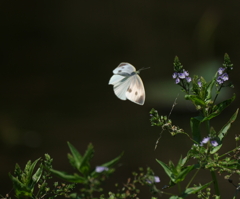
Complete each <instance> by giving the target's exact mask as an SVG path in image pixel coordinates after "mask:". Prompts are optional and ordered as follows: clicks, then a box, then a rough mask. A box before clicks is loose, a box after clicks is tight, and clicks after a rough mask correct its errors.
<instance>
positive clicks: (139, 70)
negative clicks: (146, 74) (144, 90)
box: [138, 67, 150, 72]
mask: <svg viewBox="0 0 240 199" xmlns="http://www.w3.org/2000/svg"><path fill="white" fill-rule="evenodd" d="M149 68H150V67H147V68H140V69H139V70H138V72H140V71H141V70H146V69H149Z"/></svg>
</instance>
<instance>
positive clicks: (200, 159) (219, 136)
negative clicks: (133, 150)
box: [150, 54, 240, 199]
mask: <svg viewBox="0 0 240 199" xmlns="http://www.w3.org/2000/svg"><path fill="white" fill-rule="evenodd" d="M173 65H174V74H173V78H174V79H175V83H176V84H177V85H179V86H180V87H181V89H182V91H183V92H185V93H186V95H185V99H186V100H189V101H191V102H192V103H193V105H194V106H195V108H196V110H197V111H198V113H199V114H198V115H197V116H195V117H192V118H190V127H191V134H188V133H186V132H185V131H184V130H183V129H181V128H179V127H175V126H174V125H173V123H172V121H171V120H170V118H169V117H166V116H159V114H158V112H157V111H156V110H155V109H152V110H151V111H150V116H151V118H150V122H151V125H152V126H158V127H161V128H162V130H161V134H162V132H163V131H165V130H168V131H169V132H170V134H171V135H176V134H184V135H187V136H188V138H189V139H190V141H191V142H192V143H193V145H192V147H191V149H190V150H189V151H188V153H187V156H186V157H185V158H184V159H182V158H180V160H179V162H178V163H177V165H176V166H175V165H174V164H173V162H172V161H169V164H168V165H167V164H165V163H164V162H162V161H160V160H157V162H158V163H159V164H160V165H161V166H162V168H163V170H164V171H165V173H166V175H167V176H168V177H169V179H170V182H169V185H168V186H167V188H170V187H172V186H175V185H177V186H178V187H179V194H178V195H175V194H173V195H172V196H171V197H170V199H180V198H185V197H187V196H189V195H191V194H198V197H199V198H210V196H211V195H212V196H213V197H214V198H215V199H217V198H220V196H221V194H220V190H219V187H218V179H217V176H216V173H215V172H217V173H218V174H222V173H225V174H226V176H225V178H226V179H230V177H231V176H232V175H233V174H237V175H239V174H240V172H239V170H240V160H239V155H238V153H239V151H240V147H239V145H238V143H237V142H238V141H239V140H240V136H236V137H235V140H236V147H235V148H233V149H232V150H231V151H229V152H227V153H224V154H221V155H220V154H218V152H219V150H220V149H221V148H222V146H223V142H224V138H225V137H226V135H227V134H228V132H229V130H230V127H231V126H232V123H233V122H234V121H235V120H236V118H237V115H238V110H237V111H236V112H235V113H234V114H233V115H232V117H231V118H230V119H229V121H228V122H227V123H226V124H225V125H223V127H222V128H221V130H220V131H219V132H217V131H215V129H214V128H213V127H212V126H211V125H210V121H211V120H212V119H214V118H216V117H217V116H219V115H220V114H221V113H222V112H223V111H224V110H225V109H226V108H227V107H228V106H229V105H230V104H231V103H232V102H233V101H234V100H235V98H236V96H235V94H234V95H233V96H232V97H231V98H230V99H227V100H224V101H222V102H218V103H217V101H216V100H217V98H218V96H219V94H220V93H221V90H222V89H223V88H226V87H231V88H233V86H232V84H231V83H229V82H228V81H229V73H230V72H231V71H232V70H233V65H232V64H231V61H230V58H229V56H228V55H227V54H225V55H224V61H223V67H220V68H219V69H218V71H217V72H216V74H214V75H213V78H212V80H211V81H210V82H207V81H206V80H205V79H204V78H203V77H199V76H197V75H195V76H194V77H193V78H192V79H191V78H190V77H189V73H188V72H187V71H186V70H184V68H183V66H182V64H181V63H180V61H179V59H178V57H176V58H175V59H174V64H173ZM203 124H204V125H206V127H207V128H206V129H205V131H204V130H203V128H202V125H203ZM173 129H175V132H177V133H173ZM161 134H160V137H161ZM203 137H204V138H203ZM202 138H203V139H202ZM158 142H159V140H158V141H157V143H158ZM190 162H191V163H190ZM189 163H190V164H189ZM187 164H188V165H187ZM200 169H207V170H209V172H210V175H211V177H212V182H209V183H207V184H205V185H201V184H200V185H199V186H196V185H194V186H192V187H189V186H190V185H191V183H192V181H193V179H194V178H195V177H196V176H197V174H198V172H199V170H200ZM193 171H195V173H194V174H193V175H192V178H191V179H190V181H189V182H188V184H187V186H186V187H185V188H184V191H181V185H180V183H181V182H182V181H185V180H186V176H187V175H189V174H190V172H191V173H193ZM211 184H213V187H214V191H215V194H211V193H210V190H211V189H210V188H208V189H206V188H207V187H209V186H210V185H211ZM204 189H206V190H207V191H206V192H204V191H203V190H204ZM164 193H165V192H164ZM165 194H168V195H171V194H169V193H165Z"/></svg>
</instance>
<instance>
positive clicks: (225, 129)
mask: <svg viewBox="0 0 240 199" xmlns="http://www.w3.org/2000/svg"><path fill="white" fill-rule="evenodd" d="M238 110H239V109H237V111H236V112H235V113H234V114H233V115H232V117H231V118H230V120H229V121H228V122H227V123H226V124H225V125H224V126H223V128H222V129H221V130H220V131H219V133H218V138H219V139H220V141H222V139H223V138H224V137H225V136H226V135H227V132H228V130H229V129H230V127H231V125H232V123H233V122H234V121H235V120H236V118H237V115H238Z"/></svg>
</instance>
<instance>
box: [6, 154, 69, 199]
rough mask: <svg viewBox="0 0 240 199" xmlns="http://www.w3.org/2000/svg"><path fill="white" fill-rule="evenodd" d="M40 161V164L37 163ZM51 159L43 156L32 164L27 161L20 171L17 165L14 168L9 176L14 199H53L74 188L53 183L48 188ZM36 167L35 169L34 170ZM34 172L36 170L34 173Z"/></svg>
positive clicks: (65, 194)
mask: <svg viewBox="0 0 240 199" xmlns="http://www.w3.org/2000/svg"><path fill="white" fill-rule="evenodd" d="M39 161H41V163H39ZM52 161H53V160H52V158H51V157H50V156H49V155H48V154H45V159H44V160H42V159H40V158H39V159H37V160H35V161H34V162H33V163H32V162H31V161H30V160H29V161H28V162H27V164H26V166H25V168H24V170H22V169H21V168H20V166H19V165H18V164H16V166H15V170H14V175H12V174H9V176H10V179H11V180H12V182H13V188H14V192H15V195H16V198H20V199H22V198H33V199H35V198H48V199H53V198H55V197H57V196H60V195H64V196H66V197H68V196H69V195H68V193H69V192H70V191H71V190H72V189H73V188H74V184H60V185H59V184H58V182H55V183H54V184H53V186H52V188H50V187H49V186H48V182H47V181H48V180H50V179H51V178H52V176H51V174H50V173H49V171H48V170H49V169H51V167H52ZM38 163H39V164H38ZM37 166H38V168H37V169H35V168H36V167H37ZM34 170H36V171H35V172H34Z"/></svg>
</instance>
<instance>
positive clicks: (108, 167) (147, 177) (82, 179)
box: [0, 54, 240, 199]
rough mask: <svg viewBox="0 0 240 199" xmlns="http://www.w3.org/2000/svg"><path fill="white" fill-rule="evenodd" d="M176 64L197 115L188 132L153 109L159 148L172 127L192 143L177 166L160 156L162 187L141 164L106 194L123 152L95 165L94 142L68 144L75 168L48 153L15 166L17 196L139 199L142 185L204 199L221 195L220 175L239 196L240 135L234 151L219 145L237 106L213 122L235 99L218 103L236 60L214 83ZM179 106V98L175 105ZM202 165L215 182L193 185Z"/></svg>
mask: <svg viewBox="0 0 240 199" xmlns="http://www.w3.org/2000/svg"><path fill="white" fill-rule="evenodd" d="M173 66H174V74H173V78H174V79H175V83H176V84H177V85H178V86H180V87H181V90H182V91H183V92H184V93H185V99H186V100H188V101H189V102H191V103H192V104H193V105H194V106H195V108H196V110H197V112H198V115H196V116H195V117H192V118H190V127H191V133H187V132H185V131H184V130H183V129H182V128H180V127H178V126H175V125H174V124H173V122H172V120H171V119H170V118H169V117H170V115H171V113H172V110H171V111H170V114H169V116H161V115H159V114H158V111H157V110H155V109H151V111H150V117H151V118H150V122H151V126H157V127H160V128H161V132H160V137H159V138H158V140H157V142H156V146H155V149H156V147H157V144H158V142H159V140H160V138H161V135H162V133H163V132H164V131H168V132H169V133H170V134H171V135H172V136H176V135H185V136H187V138H189V141H190V142H191V144H192V147H191V148H190V149H189V151H188V152H187V154H186V155H185V156H184V158H182V156H180V158H179V160H178V162H177V163H175V164H174V162H173V161H171V160H170V161H169V162H168V164H166V163H164V162H162V161H160V160H158V159H156V161H157V163H158V164H159V165H160V166H161V168H162V169H163V171H164V172H165V173H166V175H167V176H168V178H169V183H168V185H165V186H164V187H163V188H162V189H161V190H159V189H158V188H157V186H156V184H157V183H159V182H160V178H159V177H158V176H156V175H155V174H154V172H153V170H151V169H150V168H147V169H146V171H145V170H144V169H142V168H139V172H133V176H132V177H131V178H128V179H127V181H126V183H124V184H123V185H118V184H116V189H117V190H116V191H115V192H113V191H109V192H108V194H107V196H106V194H102V193H100V192H102V191H103V189H102V187H101V185H102V182H103V181H105V180H106V179H107V178H108V177H109V176H110V175H111V174H112V173H113V172H114V171H115V168H114V166H115V165H116V163H117V162H119V160H120V158H121V157H122V155H123V153H122V154H120V155H119V156H118V157H116V158H114V159H112V160H110V161H108V162H106V163H102V164H99V165H98V166H92V165H91V160H92V158H93V155H94V147H93V145H92V144H89V145H88V147H87V150H86V151H85V153H84V154H81V153H80V152H79V151H78V150H77V149H76V148H75V147H74V146H73V145H72V144H71V143H69V142H68V143H67V144H68V147H69V149H70V153H69V154H68V156H67V157H68V160H69V163H70V165H71V166H72V168H73V170H74V171H73V172H72V173H67V172H65V171H59V170H56V169H53V168H52V162H53V159H52V158H51V157H50V156H49V155H48V154H45V157H44V159H41V158H39V159H37V160H35V161H34V162H31V161H28V162H27V164H26V166H25V168H24V169H23V170H22V169H21V168H20V166H19V165H18V164H16V166H15V170H14V174H13V175H12V174H9V177H10V179H11V181H12V182H13V190H14V194H15V197H16V198H19V199H27V198H30V199H40V198H41V199H43V198H47V199H53V198H56V197H59V196H63V197H65V198H74V199H82V198H84V199H95V198H100V199H127V198H135V199H138V198H139V193H140V189H139V186H141V187H142V186H147V187H149V190H150V192H151V194H152V195H153V196H154V197H152V199H157V198H158V197H159V196H161V195H162V194H165V195H168V196H169V198H170V199H183V198H186V197H192V195H195V196H197V197H198V198H202V199H210V198H215V199H220V197H221V193H220V189H219V185H218V178H219V176H220V177H221V176H222V175H223V174H224V175H225V176H224V177H225V179H228V181H229V182H230V183H232V185H233V186H234V187H235V188H236V192H235V194H233V195H232V198H233V199H234V198H236V196H237V193H238V192H239V189H240V188H239V187H240V186H239V185H235V184H234V183H233V181H232V180H231V179H230V178H231V176H233V175H240V159H239V155H240V146H239V141H240V135H236V136H235V142H236V145H235V147H233V149H232V150H230V151H228V152H225V153H222V154H220V152H221V150H220V149H221V148H222V146H223V143H225V137H226V135H227V134H228V133H229V131H230V128H231V126H232V124H233V122H234V121H236V119H237V115H238V109H237V110H236V112H235V113H234V114H233V115H232V116H231V117H230V119H229V120H228V121H227V123H226V124H224V125H223V126H222V128H221V129H220V130H219V131H217V130H215V129H214V128H213V126H211V124H210V122H211V121H212V119H215V118H216V117H217V116H219V115H220V114H221V113H222V112H223V111H224V110H225V109H226V108H227V107H228V106H229V105H230V104H231V103H232V102H233V101H234V100H235V98H236V96H235V94H234V95H233V96H232V97H231V98H229V99H226V100H224V101H222V102H217V98H218V96H219V95H220V94H221V91H222V89H223V88H227V87H228V88H233V85H232V83H231V82H229V74H230V72H231V71H232V70H233V65H232V63H231V60H230V58H229V56H228V55H227V54H225V55H224V61H223V65H222V67H220V68H219V69H218V71H217V72H216V73H215V74H213V78H212V80H211V81H209V82H207V81H206V80H205V79H204V78H203V77H199V76H197V75H194V76H193V78H191V77H190V76H189V73H188V72H187V71H186V70H185V69H184V68H183V65H182V64H181V62H180V60H179V58H178V57H175V59H174V63H173ZM175 105H176V104H175V102H174V105H173V108H174V106H175ZM203 125H205V128H203V127H204V126H203ZM203 169H204V170H208V171H209V174H210V176H211V178H212V181H210V182H208V183H206V184H201V178H200V181H199V184H198V185H196V184H193V180H194V179H195V178H196V177H197V176H198V174H199V171H200V170H203ZM216 174H219V176H217V175H216ZM55 176H56V177H58V178H60V179H61V180H63V182H56V181H55V182H54V183H53V184H52V185H49V181H50V180H51V179H52V178H53V177H55ZM183 182H187V183H185V184H184V188H182V185H183ZM174 186H177V187H178V193H169V192H166V190H170V189H171V188H172V187H174ZM0 196H1V197H2V198H4V199H11V197H10V195H9V194H6V196H2V195H0ZM229 197H231V196H229Z"/></svg>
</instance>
